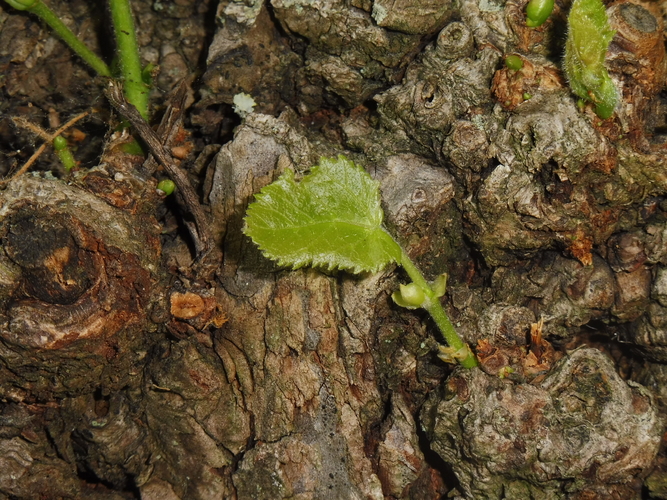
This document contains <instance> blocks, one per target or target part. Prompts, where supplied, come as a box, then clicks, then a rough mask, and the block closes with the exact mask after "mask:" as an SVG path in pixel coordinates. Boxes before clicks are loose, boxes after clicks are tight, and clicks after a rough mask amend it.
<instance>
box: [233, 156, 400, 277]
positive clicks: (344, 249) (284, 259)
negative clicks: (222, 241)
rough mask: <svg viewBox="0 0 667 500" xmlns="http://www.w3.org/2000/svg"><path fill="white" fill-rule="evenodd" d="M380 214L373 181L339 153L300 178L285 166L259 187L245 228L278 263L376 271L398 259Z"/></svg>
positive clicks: (249, 210)
mask: <svg viewBox="0 0 667 500" xmlns="http://www.w3.org/2000/svg"><path fill="white" fill-rule="evenodd" d="M383 216H384V214H383V212H382V207H381V206H380V192H379V188H378V182H377V181H374V180H373V179H372V178H371V177H370V176H369V175H368V173H367V172H366V171H365V170H364V169H363V168H361V167H360V166H358V165H355V164H354V163H353V162H352V161H350V160H348V159H347V158H345V157H344V156H342V155H340V156H339V157H338V158H322V159H321V160H320V164H319V165H318V166H316V167H313V169H312V170H311V173H310V174H309V175H307V176H305V177H304V178H303V179H302V180H301V182H299V183H297V182H295V180H294V172H293V171H291V170H287V171H285V173H284V174H283V175H282V176H281V177H280V178H279V179H278V180H277V181H275V182H274V183H272V184H269V185H268V186H266V187H265V188H264V189H262V190H261V192H260V193H258V194H257V196H256V201H255V202H254V203H252V204H251V205H250V207H248V212H247V215H246V218H245V222H246V227H245V229H244V232H245V234H247V235H248V236H250V237H251V238H252V240H253V241H254V242H255V243H256V244H257V246H259V248H260V249H261V250H262V252H263V253H264V255H265V256H266V257H268V258H270V259H273V260H277V261H278V263H279V264H280V265H284V266H291V267H293V268H295V269H296V268H299V267H303V266H309V265H310V266H316V267H324V268H327V269H336V268H338V269H345V270H348V271H352V272H355V273H359V272H364V271H373V272H376V271H379V270H380V269H382V268H383V267H385V266H386V265H387V264H389V263H391V262H400V259H401V248H400V247H399V246H398V244H397V243H396V242H395V241H394V240H393V238H392V237H391V236H390V235H389V234H388V233H387V232H386V231H385V230H384V229H383V228H382V219H383Z"/></svg>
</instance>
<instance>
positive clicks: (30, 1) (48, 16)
mask: <svg viewBox="0 0 667 500" xmlns="http://www.w3.org/2000/svg"><path fill="white" fill-rule="evenodd" d="M5 1H6V2H7V3H8V4H9V5H11V6H12V7H14V8H15V9H18V10H26V11H28V12H31V13H33V14H35V15H36V16H37V17H39V18H40V19H41V20H42V21H44V22H45V23H46V24H48V25H49V26H50V27H51V29H52V30H53V31H54V32H55V33H56V35H58V36H59V37H60V38H61V39H62V40H63V41H64V42H65V43H66V44H67V45H69V46H70V48H71V49H72V50H73V51H74V52H76V54H77V55H78V56H79V57H81V59H83V60H84V61H86V62H87V63H88V64H89V65H90V66H91V67H92V68H93V69H94V70H95V71H96V72H97V73H98V74H100V75H102V76H108V77H111V70H110V69H109V66H107V65H106V64H105V63H104V61H102V59H100V58H99V57H97V56H96V55H95V53H94V52H93V51H91V50H90V49H89V48H88V47H87V46H86V45H85V44H84V43H83V42H82V41H81V40H79V39H78V38H77V37H76V35H75V34H74V33H72V31H71V30H70V29H69V28H68V27H67V26H65V25H64V24H63V22H62V21H61V20H60V18H59V17H58V16H57V15H56V14H55V13H54V12H53V11H52V10H51V9H49V7H48V6H47V5H46V4H45V3H44V2H42V1H41V0H5Z"/></svg>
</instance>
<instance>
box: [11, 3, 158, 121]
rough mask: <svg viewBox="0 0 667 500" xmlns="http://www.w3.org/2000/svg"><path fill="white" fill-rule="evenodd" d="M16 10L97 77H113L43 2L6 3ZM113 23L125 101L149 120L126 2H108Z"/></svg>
mask: <svg viewBox="0 0 667 500" xmlns="http://www.w3.org/2000/svg"><path fill="white" fill-rule="evenodd" d="M5 2H7V3H8V4H9V5H11V6H12V7H14V8H15V9H17V10H23V11H26V12H30V13H31V14H34V15H36V16H37V17H39V18H40V19H41V20H42V21H44V22H45V23H46V24H48V25H49V27H50V28H51V29H52V30H53V31H54V33H55V34H56V35H58V36H59V37H60V38H61V39H62V40H63V41H64V42H65V43H66V44H67V45H68V46H69V47H70V48H71V49H72V50H73V51H74V52H75V53H76V54H77V55H78V56H79V57H81V59H83V60H84V61H85V62H87V63H88V65H90V67H91V68H93V69H94V70H95V71H96V72H97V74H99V75H101V76H106V77H112V76H114V75H113V74H112V72H111V70H110V69H109V66H107V65H106V63H105V62H104V61H102V59H100V58H99V57H98V56H97V55H96V54H95V53H94V52H93V51H92V50H90V49H89V48H88V47H87V46H86V44H84V43H83V42H82V41H81V40H79V39H78V38H77V36H76V35H75V34H74V33H72V31H71V30H70V29H69V28H68V27H67V26H65V24H63V22H62V21H61V20H60V18H59V17H58V16H57V15H56V14H55V13H54V12H53V11H52V10H51V9H50V8H49V7H48V5H46V4H45V3H44V2H42V0H5ZM109 10H110V11H111V18H112V24H113V28H114V33H115V34H116V54H117V56H118V62H119V64H118V66H119V68H120V77H121V79H122V80H123V90H124V94H125V98H126V99H127V100H128V102H130V103H131V104H133V105H134V107H135V108H137V109H138V110H139V113H141V116H143V117H144V119H148V94H149V90H150V89H149V88H148V86H147V85H146V84H145V83H144V81H143V78H142V68H141V60H140V58H139V48H138V45H137V37H136V33H135V29H134V21H133V19H132V10H131V8H130V3H129V0H109Z"/></svg>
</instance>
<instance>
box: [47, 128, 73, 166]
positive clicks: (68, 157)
mask: <svg viewBox="0 0 667 500" xmlns="http://www.w3.org/2000/svg"><path fill="white" fill-rule="evenodd" d="M52 144H53V149H54V150H55V152H56V154H57V155H58V158H60V161H61V162H62V164H63V167H65V170H67V171H68V172H69V171H70V170H72V169H73V168H74V167H75V166H76V160H75V159H74V156H72V151H70V149H69V145H68V144H67V139H65V138H64V137H63V136H62V135H59V136H57V137H55V138H54V139H53V141H52Z"/></svg>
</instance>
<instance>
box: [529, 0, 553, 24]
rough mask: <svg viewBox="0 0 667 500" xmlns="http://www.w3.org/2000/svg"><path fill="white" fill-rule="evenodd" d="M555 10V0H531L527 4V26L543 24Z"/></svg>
mask: <svg viewBox="0 0 667 500" xmlns="http://www.w3.org/2000/svg"><path fill="white" fill-rule="evenodd" d="M553 10H554V0H530V2H528V5H527V6H526V26H528V27H529V28H537V27H538V26H542V25H543V24H544V22H545V21H546V20H547V19H548V18H549V16H550V15H551V13H552V12H553Z"/></svg>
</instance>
